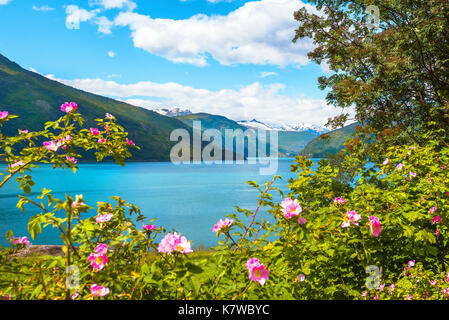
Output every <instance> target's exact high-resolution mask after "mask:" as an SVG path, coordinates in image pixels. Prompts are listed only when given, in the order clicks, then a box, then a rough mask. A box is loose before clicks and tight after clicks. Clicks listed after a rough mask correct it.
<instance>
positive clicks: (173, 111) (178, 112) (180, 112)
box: [153, 108, 192, 117]
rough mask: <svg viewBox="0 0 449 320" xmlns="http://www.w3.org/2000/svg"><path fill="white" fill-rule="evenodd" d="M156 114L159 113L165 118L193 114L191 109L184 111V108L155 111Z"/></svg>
mask: <svg viewBox="0 0 449 320" xmlns="http://www.w3.org/2000/svg"><path fill="white" fill-rule="evenodd" d="M153 111H154V112H157V113H159V114H161V115H163V116H167V117H177V116H184V115H188V114H192V111H190V110H189V109H182V108H173V109H167V108H163V109H153Z"/></svg>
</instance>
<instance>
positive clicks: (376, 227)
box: [369, 216, 382, 237]
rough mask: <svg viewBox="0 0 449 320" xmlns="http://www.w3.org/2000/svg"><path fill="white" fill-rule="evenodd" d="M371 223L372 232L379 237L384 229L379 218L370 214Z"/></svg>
mask: <svg viewBox="0 0 449 320" xmlns="http://www.w3.org/2000/svg"><path fill="white" fill-rule="evenodd" d="M369 224H370V229H371V233H372V234H373V236H375V237H378V236H379V233H380V232H381V231H382V228H381V226H380V220H379V218H378V217H374V216H370V217H369Z"/></svg>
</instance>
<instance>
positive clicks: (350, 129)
mask: <svg viewBox="0 0 449 320" xmlns="http://www.w3.org/2000/svg"><path fill="white" fill-rule="evenodd" d="M357 125H358V123H352V124H349V125H347V126H345V127H343V128H339V129H336V130H333V131H331V132H329V133H327V134H326V135H327V136H328V137H329V140H328V141H326V139H324V138H323V136H319V137H317V138H315V139H313V140H312V141H310V142H309V143H308V144H307V145H306V146H305V148H304V149H303V150H302V151H301V153H300V154H301V155H304V156H306V157H309V158H326V157H327V156H328V155H329V154H336V153H337V152H338V151H340V150H342V149H343V148H344V143H345V141H346V139H347V138H349V137H350V136H351V135H352V134H353V133H354V132H355V128H356V126H357Z"/></svg>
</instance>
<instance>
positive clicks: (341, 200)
mask: <svg viewBox="0 0 449 320" xmlns="http://www.w3.org/2000/svg"><path fill="white" fill-rule="evenodd" d="M346 201H347V200H346V199H345V198H342V197H337V198H335V199H334V203H335V204H345V203H346Z"/></svg>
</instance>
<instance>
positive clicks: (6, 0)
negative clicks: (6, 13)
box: [0, 0, 12, 6]
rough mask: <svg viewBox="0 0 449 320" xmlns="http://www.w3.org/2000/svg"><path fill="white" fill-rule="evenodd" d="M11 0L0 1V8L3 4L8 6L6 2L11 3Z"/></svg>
mask: <svg viewBox="0 0 449 320" xmlns="http://www.w3.org/2000/svg"><path fill="white" fill-rule="evenodd" d="M11 1H12V0H0V6H1V5H4V4H8V2H11Z"/></svg>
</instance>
